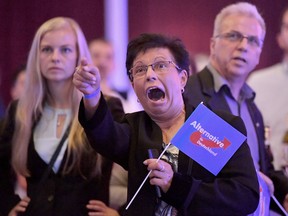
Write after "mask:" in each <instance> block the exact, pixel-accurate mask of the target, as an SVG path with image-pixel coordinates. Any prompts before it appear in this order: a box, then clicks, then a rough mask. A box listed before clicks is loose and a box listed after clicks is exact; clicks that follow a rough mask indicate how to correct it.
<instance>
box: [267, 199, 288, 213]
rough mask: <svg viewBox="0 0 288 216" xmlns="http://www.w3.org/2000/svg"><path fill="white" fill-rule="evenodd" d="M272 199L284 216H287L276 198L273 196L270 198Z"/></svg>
mask: <svg viewBox="0 0 288 216" xmlns="http://www.w3.org/2000/svg"><path fill="white" fill-rule="evenodd" d="M271 197H272V199H273V200H274V201H275V203H276V204H277V205H278V207H279V208H280V209H281V210H282V212H283V213H284V215H285V216H288V213H287V212H286V210H285V209H284V208H283V207H282V205H281V204H280V203H279V201H278V200H277V199H276V197H275V196H274V195H272V196H271Z"/></svg>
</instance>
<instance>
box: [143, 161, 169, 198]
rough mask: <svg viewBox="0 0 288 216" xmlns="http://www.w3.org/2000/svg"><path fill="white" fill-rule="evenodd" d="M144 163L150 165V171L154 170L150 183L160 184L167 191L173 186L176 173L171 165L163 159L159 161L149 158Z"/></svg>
mask: <svg viewBox="0 0 288 216" xmlns="http://www.w3.org/2000/svg"><path fill="white" fill-rule="evenodd" d="M143 163H144V164H145V165H147V166H148V167H147V169H148V170H149V171H150V170H152V172H151V174H150V176H149V177H150V184H151V185H157V186H159V187H160V188H161V189H162V191H163V192H164V193H166V192H167V191H168V190H169V188H170V186H171V182H172V178H173V174H174V172H173V170H172V167H171V165H170V164H169V163H167V162H165V161H163V160H159V161H158V162H157V159H147V160H145V161H144V162H143Z"/></svg>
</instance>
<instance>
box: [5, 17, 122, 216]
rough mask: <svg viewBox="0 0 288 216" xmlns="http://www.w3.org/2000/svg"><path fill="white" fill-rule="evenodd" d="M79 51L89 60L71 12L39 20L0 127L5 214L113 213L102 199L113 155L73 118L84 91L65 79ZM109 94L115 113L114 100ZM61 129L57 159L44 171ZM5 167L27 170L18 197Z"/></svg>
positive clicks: (118, 106)
mask: <svg viewBox="0 0 288 216" xmlns="http://www.w3.org/2000/svg"><path fill="white" fill-rule="evenodd" d="M81 58H85V59H86V61H87V62H88V63H91V57H90V54H89V50H88V46H87V42H86V40H85V37H84V34H83V32H82V30H81V29H80V27H79V25H78V24H77V23H76V22H75V21H74V20H72V19H70V18H65V17H57V18H53V19H50V20H48V21H47V22H45V23H44V24H42V25H41V26H40V28H39V29H38V31H37V32H36V34H35V37H34V40H33V43H32V46H31V49H30V52H29V57H28V62H27V77H26V86H25V93H24V94H23V95H22V96H21V97H20V99H19V101H18V102H16V103H12V104H11V106H10V108H9V113H8V115H7V116H6V125H5V129H4V131H3V134H2V135H1V147H0V148H1V149H0V152H1V153H0V169H1V174H0V197H5V199H2V201H1V203H0V209H1V211H3V214H4V215H10V216H14V215H18V213H23V214H26V215H77V216H79V215H95V214H96V213H99V214H96V215H100V213H101V215H118V213H117V212H115V211H114V210H112V209H110V208H108V207H107V205H108V200H109V178H110V173H111V165H112V163H111V162H110V161H108V160H106V159H104V158H103V157H101V156H100V155H98V154H97V153H96V152H95V151H93V150H92V148H91V147H90V146H89V145H88V144H87V143H88V140H87V138H86V136H85V134H84V133H83V128H82V127H81V126H80V124H79V123H78V119H77V113H78V106H79V102H80V100H81V98H82V97H85V98H89V97H91V95H84V96H83V94H81V93H80V92H79V91H78V90H77V89H76V88H75V87H74V86H73V84H72V76H73V73H74V71H75V67H76V65H78V64H79V61H80V60H79V59H81ZM108 99H109V101H110V104H113V106H112V105H111V106H110V108H111V110H112V112H113V113H114V114H115V116H114V117H115V119H119V118H120V117H121V116H122V114H123V109H122V105H121V102H120V101H119V100H118V99H115V98H108ZM66 131H67V134H68V135H67V138H65V137H64V142H63V146H62V147H61V150H60V152H59V154H58V156H57V159H56V160H55V162H54V163H53V165H52V168H51V171H48V175H47V177H43V176H44V175H45V174H44V173H45V172H47V169H48V168H47V167H48V164H49V162H50V160H51V158H52V155H53V153H54V152H55V150H56V148H57V146H58V145H59V143H60V142H61V139H62V138H63V136H64V134H65V132H66ZM9 161H11V163H9ZM12 167H13V170H14V171H15V172H17V173H19V174H21V175H23V176H25V177H26V181H27V197H24V198H23V199H22V200H20V198H19V197H18V196H16V195H14V193H13V183H12V180H11V178H10V170H12ZM2 171H3V172H2ZM41 179H42V180H41Z"/></svg>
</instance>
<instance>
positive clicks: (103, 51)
mask: <svg viewBox="0 0 288 216" xmlns="http://www.w3.org/2000/svg"><path fill="white" fill-rule="evenodd" d="M89 50H90V53H91V57H92V61H93V63H94V65H95V66H96V67H98V69H99V71H100V74H101V78H102V79H105V78H107V77H109V76H110V75H111V74H112V73H113V70H114V68H115V62H114V50H113V47H112V45H111V44H109V43H108V42H105V41H102V40H95V41H92V42H91V43H90V44H89Z"/></svg>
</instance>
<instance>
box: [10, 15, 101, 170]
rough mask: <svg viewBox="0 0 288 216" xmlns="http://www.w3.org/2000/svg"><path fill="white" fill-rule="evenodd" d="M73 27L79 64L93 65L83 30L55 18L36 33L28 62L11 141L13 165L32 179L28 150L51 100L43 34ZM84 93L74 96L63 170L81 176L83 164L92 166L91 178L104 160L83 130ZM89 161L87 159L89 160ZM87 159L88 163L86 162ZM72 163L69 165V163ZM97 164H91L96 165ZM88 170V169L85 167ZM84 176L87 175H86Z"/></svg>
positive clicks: (72, 95)
mask: <svg viewBox="0 0 288 216" xmlns="http://www.w3.org/2000/svg"><path fill="white" fill-rule="evenodd" d="M66 27H70V28H71V29H72V30H73V31H74V32H75V35H76V38H77V48H78V59H77V64H79V63H80V60H81V58H82V57H85V58H86V59H87V61H88V63H91V64H92V60H91V56H90V53H89V49H88V45H87V42H86V39H85V36H84V34H83V32H82V30H81V28H80V26H79V25H78V24H77V22H75V21H74V20H73V19H71V18H67V17H56V18H53V19H50V20H48V21H46V22H45V23H43V24H42V25H41V26H40V27H39V29H38V30H37V32H36V34H35V36H34V39H33V42H32V46H31V49H30V52H29V56H28V61H27V81H26V86H25V94H23V96H22V97H21V98H20V99H19V103H18V106H17V111H16V116H15V131H14V134H13V138H12V147H13V149H12V165H13V168H14V169H15V171H16V172H18V173H20V174H22V175H25V176H29V175H30V173H29V170H28V168H27V157H28V146H29V142H30V138H31V136H32V132H33V127H34V125H35V123H37V120H38V119H39V117H40V116H41V114H42V112H43V106H44V104H45V102H46V101H47V98H48V97H49V93H48V92H49V91H48V89H47V84H46V82H45V79H44V78H43V76H42V74H41V71H40V62H39V51H40V42H41V39H42V38H43V36H44V34H46V33H47V32H49V31H52V30H55V29H61V28H66ZM71 82H72V81H71ZM81 97H82V95H81V93H80V92H79V91H78V90H77V89H76V88H74V87H73V90H72V92H71V101H72V123H71V129H70V132H69V135H68V147H67V148H68V155H67V156H68V157H67V159H66V162H65V166H64V173H69V172H73V173H79V174H81V175H82V174H83V173H82V169H81V166H82V165H83V161H87V160H89V161H88V162H86V163H89V167H91V172H90V173H89V174H91V175H92V176H95V175H98V174H100V172H101V161H102V159H101V157H100V155H99V154H96V152H94V151H93V150H92V148H91V147H90V146H89V144H88V140H87V138H86V136H85V134H84V129H83V128H82V127H81V125H80V124H79V122H78V108H79V104H80V100H81ZM87 157H88V158H87ZM83 158H85V160H83ZM68 161H69V163H68ZM94 162H95V164H91V163H94ZM84 168H86V169H87V166H86V167H84ZM83 176H84V175H83Z"/></svg>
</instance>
